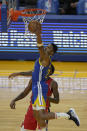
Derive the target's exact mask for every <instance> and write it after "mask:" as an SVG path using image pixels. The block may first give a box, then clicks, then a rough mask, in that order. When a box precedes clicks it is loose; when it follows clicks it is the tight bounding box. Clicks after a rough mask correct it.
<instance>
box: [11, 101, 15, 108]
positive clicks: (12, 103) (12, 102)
mask: <svg viewBox="0 0 87 131" xmlns="http://www.w3.org/2000/svg"><path fill="white" fill-rule="evenodd" d="M15 105H16V104H15V101H14V100H12V101H11V103H10V107H11V109H15Z"/></svg>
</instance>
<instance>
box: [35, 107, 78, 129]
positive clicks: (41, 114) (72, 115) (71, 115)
mask: <svg viewBox="0 0 87 131" xmlns="http://www.w3.org/2000/svg"><path fill="white" fill-rule="evenodd" d="M33 112H34V116H35V118H36V119H37V117H38V119H37V121H38V123H39V125H40V127H46V122H45V120H50V119H57V118H67V119H69V120H73V121H74V122H75V124H76V125H77V126H79V125H80V121H79V118H78V116H77V114H76V112H75V110H74V109H70V110H69V111H68V112H67V113H60V112H56V113H54V112H48V113H47V112H45V110H39V111H36V110H34V111H33ZM35 114H37V115H35Z"/></svg>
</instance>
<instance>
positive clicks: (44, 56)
mask: <svg viewBox="0 0 87 131" xmlns="http://www.w3.org/2000/svg"><path fill="white" fill-rule="evenodd" d="M32 22H33V21H32ZM32 22H31V25H32V26H33V24H37V27H38V28H37V30H35V32H33V33H35V34H36V37H37V47H38V50H39V53H40V57H39V58H38V59H37V60H36V62H35V66H34V71H33V73H32V93H33V96H32V107H33V113H34V117H35V119H36V120H37V122H38V123H39V125H40V127H42V128H43V130H46V129H45V128H46V123H45V120H50V119H55V118H57V117H67V118H69V119H72V118H71V117H72V115H71V112H73V113H74V118H75V119H72V120H73V121H74V122H75V123H76V124H77V125H79V124H80V123H79V119H78V117H77V115H76V113H75V112H74V110H70V111H69V113H65V114H59V113H53V112H50V113H46V112H45V108H46V100H47V86H48V85H47V84H46V79H47V76H48V74H49V72H50V68H51V57H52V56H53V55H54V54H55V53H56V51H57V46H56V45H55V44H53V43H52V44H48V46H47V47H46V48H44V46H43V43H42V39H41V30H42V29H41V24H40V23H39V22H36V23H35V21H34V23H33V24H32ZM31 25H29V26H31ZM31 29H32V28H31ZM31 32H32V31H31Z"/></svg>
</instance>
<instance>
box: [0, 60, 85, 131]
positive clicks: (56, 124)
mask: <svg viewBox="0 0 87 131" xmlns="http://www.w3.org/2000/svg"><path fill="white" fill-rule="evenodd" d="M54 65H55V68H56V72H55V74H58V75H59V74H60V76H61V77H64V76H69V77H74V76H75V77H87V63H86V62H85V63H84V62H83V63H81V62H77V63H76V62H75V63H73V62H54ZM33 66H34V62H28V61H25V62H24V61H23V62H21V61H0V76H8V75H9V74H10V73H13V72H19V71H27V70H32V69H33ZM61 72H62V73H61ZM80 72H82V73H80ZM85 72H86V73H85ZM21 91H22V89H18V90H14V89H12V88H0V131H20V125H21V122H22V120H23V119H24V115H25V113H26V111H27V108H28V105H29V100H30V99H29V96H27V97H26V98H25V99H23V100H21V101H18V102H17V103H16V109H15V110H12V109H10V107H9V103H10V101H11V100H12V99H13V98H14V97H15V96H17V95H18V94H19V93H20V92H21ZM71 107H73V108H75V109H76V112H77V114H78V116H79V118H80V121H81V126H80V127H77V126H75V124H74V123H73V122H72V121H69V120H64V119H57V120H51V121H50V122H49V131H87V90H85V92H84V93H81V92H80V91H74V92H73V94H70V93H69V92H68V90H67V91H66V92H60V103H59V104H58V105H55V104H52V105H51V111H55V112H67V111H68V109H69V108H71Z"/></svg>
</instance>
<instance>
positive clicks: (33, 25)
mask: <svg viewBox="0 0 87 131" xmlns="http://www.w3.org/2000/svg"><path fill="white" fill-rule="evenodd" d="M28 30H29V31H30V32H31V33H34V34H36V33H37V32H38V33H40V34H41V24H40V22H39V21H37V20H32V21H30V22H29V24H28Z"/></svg>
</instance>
